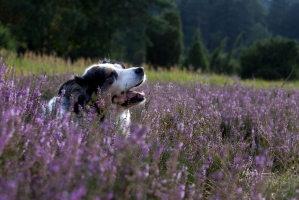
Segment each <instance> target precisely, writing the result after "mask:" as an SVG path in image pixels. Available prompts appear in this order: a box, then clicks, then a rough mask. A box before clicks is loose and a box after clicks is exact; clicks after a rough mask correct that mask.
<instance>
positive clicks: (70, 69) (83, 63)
mask: <svg viewBox="0 0 299 200" xmlns="http://www.w3.org/2000/svg"><path fill="white" fill-rule="evenodd" d="M0 57H2V59H3V60H4V61H5V63H6V65H7V66H13V67H14V70H15V71H16V74H17V75H28V74H41V73H44V74H47V75H48V76H53V75H56V74H61V73H69V74H82V73H83V71H84V69H85V68H86V67H87V66H89V65H91V64H95V63H97V62H98V60H91V59H84V58H81V59H77V60H76V61H74V62H71V60H70V59H63V58H60V57H57V56H56V55H55V54H53V55H43V54H35V53H32V52H25V53H24V54H21V55H19V56H17V54H16V53H13V52H8V51H5V50H0ZM127 66H128V67H131V65H129V64H128V65H127ZM142 66H143V67H144V68H145V69H146V71H147V77H148V80H149V81H152V82H161V83H168V82H176V83H180V84H189V83H191V82H201V83H204V84H215V85H226V84H242V85H246V86H253V87H256V88H261V87H266V88H273V87H282V86H283V87H284V88H294V87H295V88H299V81H293V80H292V81H288V82H286V84H284V81H285V80H280V81H264V80H260V79H255V78H254V77H253V78H252V79H247V80H242V79H240V78H239V77H237V76H227V75H216V74H202V73H201V72H200V71H199V72H190V71H186V70H181V69H179V68H178V67H173V68H171V70H170V71H168V70H163V69H161V68H160V69H158V71H155V70H152V69H151V67H150V66H147V65H146V64H143V65H142ZM286 78H287V77H286Z"/></svg>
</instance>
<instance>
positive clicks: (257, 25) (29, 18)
mask: <svg viewBox="0 0 299 200" xmlns="http://www.w3.org/2000/svg"><path fill="white" fill-rule="evenodd" d="M298 10H299V0H292V1H289V0H250V1H248V0H184V1H183V0H147V1H138V0H123V1H118V0H110V1H104V0H90V1H83V0H50V1H45V0H39V1H36V0H27V1H21V0H0V48H6V49H11V50H15V51H17V52H18V53H22V52H24V51H27V50H30V51H34V52H41V53H47V54H50V53H52V52H55V53H57V54H58V55H59V56H62V57H69V58H71V59H72V60H75V59H77V58H79V57H85V58H113V59H117V60H123V61H125V62H129V63H133V64H135V65H137V64H142V63H144V62H146V63H148V64H149V65H150V66H152V67H153V68H155V69H157V68H158V67H162V68H166V69H169V68H171V67H173V66H179V67H181V68H187V69H189V70H194V71H197V70H200V71H203V72H212V73H219V74H223V73H224V74H238V75H240V76H242V77H244V78H249V77H252V76H256V77H261V78H265V79H280V78H285V77H286V76H288V74H289V73H292V77H293V78H298V77H299V73H298V72H297V71H298V70H297V68H298V63H299V56H298V55H299V51H298V43H297V41H296V40H298V39H299V25H298V21H299V13H298V12H297V11H298ZM273 47H275V49H274V50H271V48H273ZM267 48H270V49H267ZM266 52H267V54H266ZM273 55H275V56H273ZM274 58H275V59H274ZM278 61H281V62H278ZM250 63H255V64H254V66H252V65H250ZM263 68H266V69H263ZM271 70H272V71H275V73H274V74H272V75H269V72H271ZM276 72H277V73H276ZM264 74H267V75H264ZM270 74H271V73H270Z"/></svg>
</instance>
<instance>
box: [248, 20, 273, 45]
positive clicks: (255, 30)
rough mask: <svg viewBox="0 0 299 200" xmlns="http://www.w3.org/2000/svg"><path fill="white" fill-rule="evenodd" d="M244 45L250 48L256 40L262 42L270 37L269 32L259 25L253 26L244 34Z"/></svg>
mask: <svg viewBox="0 0 299 200" xmlns="http://www.w3.org/2000/svg"><path fill="white" fill-rule="evenodd" d="M246 35H247V36H246V41H245V42H244V43H245V45H247V46H251V45H252V44H253V43H254V42H256V41H257V40H263V39H267V38H270V37H272V34H271V32H270V31H269V30H268V29H267V28H266V27H264V26H263V25H262V24H261V23H256V24H254V25H253V26H252V27H251V28H250V29H249V30H248V32H247V33H246Z"/></svg>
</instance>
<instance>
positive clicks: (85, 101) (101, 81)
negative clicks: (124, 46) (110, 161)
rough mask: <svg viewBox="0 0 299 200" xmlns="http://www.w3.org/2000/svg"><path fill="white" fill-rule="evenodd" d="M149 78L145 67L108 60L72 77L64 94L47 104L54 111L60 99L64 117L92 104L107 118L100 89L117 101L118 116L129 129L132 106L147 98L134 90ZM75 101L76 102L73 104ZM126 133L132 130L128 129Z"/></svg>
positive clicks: (110, 99)
mask: <svg viewBox="0 0 299 200" xmlns="http://www.w3.org/2000/svg"><path fill="white" fill-rule="evenodd" d="M145 80H146V76H145V73H144V69H143V68H142V67H132V68H128V69H126V68H125V66H124V65H123V64H122V63H120V62H116V61H110V60H104V61H100V62H99V64H96V65H92V66H90V67H88V68H87V69H86V70H85V72H84V74H83V75H82V76H75V77H74V78H73V79H71V80H68V81H67V82H65V83H64V84H62V86H61V87H60V89H59V92H58V94H59V95H60V96H62V97H58V96H57V97H54V98H52V99H51V100H50V101H49V103H48V105H47V107H48V110H49V111H50V112H52V110H53V107H54V106H55V105H56V104H57V102H58V100H59V98H61V99H60V107H59V108H58V112H59V113H60V115H61V117H63V116H64V115H65V114H66V113H67V112H68V111H69V110H73V111H74V112H75V113H77V114H79V113H80V112H81V111H82V112H85V111H87V110H89V108H90V107H92V108H94V109H95V110H96V112H97V113H98V114H100V116H101V119H102V120H103V119H104V118H105V116H103V108H101V106H99V105H98V103H96V102H97V99H94V98H95V97H97V96H98V95H97V94H98V92H100V96H101V97H102V98H103V99H105V100H106V101H110V103H112V104H116V106H117V108H116V112H117V113H116V116H115V117H116V119H115V120H119V122H120V125H121V126H122V127H123V128H125V129H126V128H128V125H129V123H130V112H129V110H128V108H130V107H132V106H135V105H138V104H140V103H142V102H144V101H145V96H144V93H141V92H136V91H133V90H132V89H133V88H136V87H138V86H140V85H141V84H142V83H144V81H145ZM71 100H72V102H73V103H72V104H71ZM124 132H125V133H127V132H128V131H127V130H125V131H124Z"/></svg>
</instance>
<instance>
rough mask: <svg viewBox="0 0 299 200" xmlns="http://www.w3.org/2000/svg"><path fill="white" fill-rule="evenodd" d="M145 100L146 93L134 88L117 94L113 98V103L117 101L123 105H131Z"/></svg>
mask: <svg viewBox="0 0 299 200" xmlns="http://www.w3.org/2000/svg"><path fill="white" fill-rule="evenodd" d="M141 84H142V82H140V83H138V84H137V85H136V86H134V87H138V86H139V85H141ZM144 100H145V95H144V93H143V92H136V91H133V90H132V88H131V89H129V90H128V91H126V92H122V93H121V94H118V95H115V96H114V97H113V98H112V102H113V103H116V104H118V105H121V106H129V105H131V104H137V103H141V102H142V101H144Z"/></svg>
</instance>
